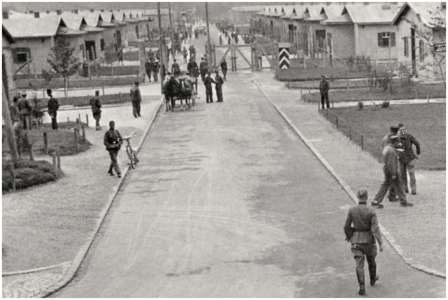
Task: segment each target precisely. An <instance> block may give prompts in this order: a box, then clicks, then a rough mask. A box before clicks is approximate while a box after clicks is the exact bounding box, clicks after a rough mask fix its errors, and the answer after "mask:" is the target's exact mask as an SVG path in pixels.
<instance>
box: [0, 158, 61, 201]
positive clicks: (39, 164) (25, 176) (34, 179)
mask: <svg viewBox="0 0 448 300" xmlns="http://www.w3.org/2000/svg"><path fill="white" fill-rule="evenodd" d="M11 166H12V162H11V161H8V160H4V159H3V160H2V192H3V193H4V192H8V191H11V190H12V188H13V178H12V173H11ZM60 175H61V174H60V172H58V171H55V169H54V168H53V166H52V165H51V164H50V163H49V162H47V161H30V160H19V161H18V162H17V163H16V164H15V166H14V178H15V180H14V181H15V188H16V189H17V190H20V189H25V188H28V187H31V186H34V185H38V184H43V183H47V182H50V181H55V180H56V179H58V178H59V177H60Z"/></svg>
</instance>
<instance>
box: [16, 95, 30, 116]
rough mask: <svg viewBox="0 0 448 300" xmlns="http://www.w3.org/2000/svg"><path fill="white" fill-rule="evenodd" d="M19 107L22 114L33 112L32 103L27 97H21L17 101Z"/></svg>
mask: <svg viewBox="0 0 448 300" xmlns="http://www.w3.org/2000/svg"><path fill="white" fill-rule="evenodd" d="M17 108H18V109H19V113H20V114H21V115H29V114H31V105H30V102H29V101H28V100H27V99H26V98H20V99H19V101H18V102H17Z"/></svg>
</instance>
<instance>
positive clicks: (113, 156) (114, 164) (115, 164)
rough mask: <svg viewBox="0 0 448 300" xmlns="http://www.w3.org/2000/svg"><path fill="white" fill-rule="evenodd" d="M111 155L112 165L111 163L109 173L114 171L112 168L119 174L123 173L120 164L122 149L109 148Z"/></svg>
mask: <svg viewBox="0 0 448 300" xmlns="http://www.w3.org/2000/svg"><path fill="white" fill-rule="evenodd" d="M107 151H108V152H109V155H110V165H109V173H112V169H113V170H115V172H116V173H117V175H120V174H121V171H120V166H119V165H118V151H120V149H110V150H107Z"/></svg>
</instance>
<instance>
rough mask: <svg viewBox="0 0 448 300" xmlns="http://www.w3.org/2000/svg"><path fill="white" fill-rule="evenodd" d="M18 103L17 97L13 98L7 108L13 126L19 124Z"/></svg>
mask: <svg viewBox="0 0 448 300" xmlns="http://www.w3.org/2000/svg"><path fill="white" fill-rule="evenodd" d="M18 103H19V97H18V96H14V98H13V99H12V104H11V106H10V107H9V111H10V113H11V121H12V123H13V124H14V123H15V122H20V113H19V107H18Z"/></svg>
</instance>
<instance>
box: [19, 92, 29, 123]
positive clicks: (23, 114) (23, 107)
mask: <svg viewBox="0 0 448 300" xmlns="http://www.w3.org/2000/svg"><path fill="white" fill-rule="evenodd" d="M17 107H18V109H19V115H20V119H21V121H22V124H23V129H25V130H27V129H31V110H32V108H31V105H30V102H29V101H28V99H27V98H26V94H25V93H22V97H20V99H19V102H18V103H17Z"/></svg>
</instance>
